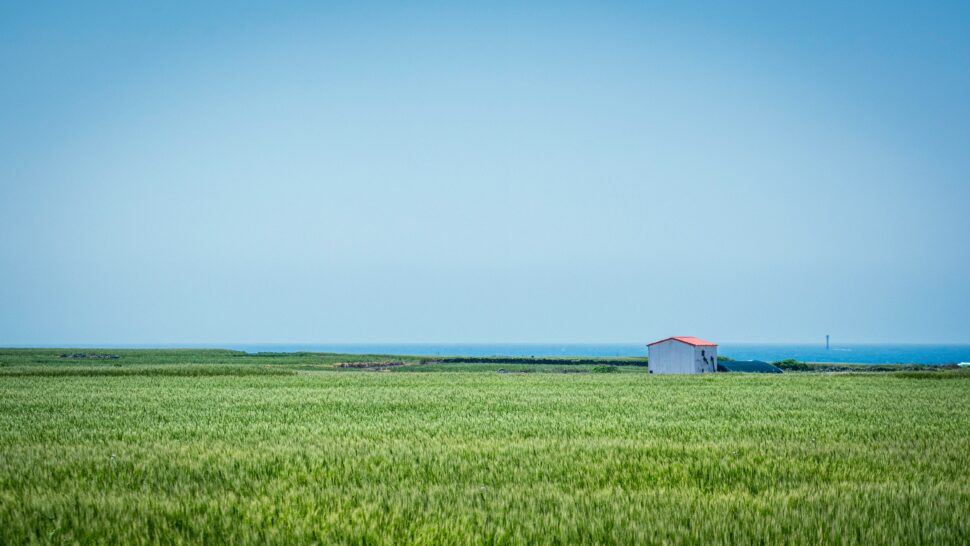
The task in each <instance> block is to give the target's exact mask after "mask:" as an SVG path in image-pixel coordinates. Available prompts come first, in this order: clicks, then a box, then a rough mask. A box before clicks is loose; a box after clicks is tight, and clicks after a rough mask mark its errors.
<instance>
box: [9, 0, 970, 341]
mask: <svg viewBox="0 0 970 546" xmlns="http://www.w3.org/2000/svg"><path fill="white" fill-rule="evenodd" d="M203 4H204V6H203ZM675 4H676V6H674V5H675ZM781 4H785V5H784V6H782V5H781ZM968 6H970V4H968V3H966V2H952V3H946V2H911V3H898V2H852V3H845V2H802V3H793V2H781V3H779V2H763V3H737V2H717V3H709V4H707V3H704V4H702V3H680V2H662V3H657V4H656V5H651V4H649V3H646V4H644V3H639V2H637V3H632V2H631V3H626V2H590V3H570V2H554V3H552V2H550V3H520V2H510V3H502V2H494V1H490V2H483V3H474V2H448V3H446V2H440V3H438V2H434V3H409V4H408V5H405V3H400V2H387V3H367V2H340V3H331V4H325V5H324V4H322V3H320V2H307V3H277V2H261V3H253V4H249V3H246V2H240V1H233V2H224V3H219V2H204V3H202V2H148V3H145V2H117V3H100V2H4V3H3V4H0V82H2V85H0V344H32V343H35V344H58V343H65V344H67V343H71V342H74V343H105V344H110V343H213V344H218V343H220V342H253V343H256V342H376V341H384V342H407V341H413V342H466V341H477V342H489V341H496V342H523V341H536V342H540V341H541V342H547V341H561V342H593V341H602V342H610V341H641V340H644V341H646V340H651V339H657V338H660V337H664V336H667V335H672V334H691V335H698V336H702V337H705V338H710V339H713V340H716V341H722V342H725V341H736V342H738V341H749V342H758V341H763V342H786V341H804V340H819V339H821V338H822V336H824V334H826V333H830V334H832V335H833V337H834V339H838V340H840V341H844V342H845V341H849V342H852V341H854V342H970V32H968V30H967V29H968V28H970V8H968Z"/></svg>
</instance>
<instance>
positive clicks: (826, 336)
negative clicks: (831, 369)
mask: <svg viewBox="0 0 970 546" xmlns="http://www.w3.org/2000/svg"><path fill="white" fill-rule="evenodd" d="M825 350H826V351H828V350H829V335H828V334H825Z"/></svg>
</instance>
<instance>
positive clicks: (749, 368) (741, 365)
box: [717, 360, 782, 373]
mask: <svg viewBox="0 0 970 546" xmlns="http://www.w3.org/2000/svg"><path fill="white" fill-rule="evenodd" d="M717 371H719V372H748V373H781V372H782V369H781V368H779V367H778V366H775V365H774V364H768V363H767V362H762V361H760V360H722V361H720V362H718V363H717Z"/></svg>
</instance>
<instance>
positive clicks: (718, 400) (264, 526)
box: [0, 349, 970, 544]
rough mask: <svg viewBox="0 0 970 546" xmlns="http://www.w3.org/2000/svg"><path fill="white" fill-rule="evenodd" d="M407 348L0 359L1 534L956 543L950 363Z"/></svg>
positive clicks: (967, 536)
mask: <svg viewBox="0 0 970 546" xmlns="http://www.w3.org/2000/svg"><path fill="white" fill-rule="evenodd" d="M64 352H78V353H84V354H102V353H105V354H107V353H110V354H112V355H116V356H118V357H119V358H117V359H103V360H101V359H91V358H87V357H84V358H61V357H60V354H61V353H64ZM352 361H365V362H388V361H394V362H400V363H401V364H402V365H395V366H390V367H386V368H379V369H383V370H385V371H376V370H372V369H366V368H365V369H356V368H335V367H334V365H335V364H337V363H346V362H352ZM419 362H420V360H419V359H418V358H412V357H407V358H405V357H393V356H386V355H383V356H382V355H363V356H361V355H357V356H353V357H351V356H348V355H320V354H303V355H265V356H251V355H245V354H243V353H235V352H231V351H118V350H92V349H77V350H70V351H39V350H10V349H4V350H0V544H23V543H46V544H71V543H82V544H86V543H99V544H101V543H115V544H141V543H151V544H171V543H180V542H181V543H203V542H204V543H224V542H231V543H239V544H306V543H314V542H316V543H354V544H397V543H427V544H455V543H460V544H481V543H555V544H573V543H629V544H651V543H654V544H655V543H671V544H681V543H683V544H711V543H761V544H779V543H787V544H830V543H845V544H968V543H970V375H968V374H967V373H964V372H962V371H949V370H947V371H927V372H890V373H786V374H777V375H756V374H708V375H704V376H679V377H674V376H652V375H648V374H644V373H638V372H642V371H643V367H642V366H617V368H618V369H619V370H620V372H621V373H603V374H600V373H589V372H590V371H591V369H592V365H589V364H565V365H563V364H532V365H530V364H526V363H521V362H518V363H510V364H508V365H502V364H495V363H489V364H474V363H454V364H447V363H437V364H434V363H426V364H420V363H419ZM530 366H531V367H530ZM499 368H502V369H505V370H507V371H510V372H519V371H526V370H529V369H531V370H535V372H536V373H506V374H501V373H496V371H495V370H497V369H499ZM449 370H450V371H449ZM563 370H567V371H569V370H574V371H576V372H578V373H562V372H563ZM401 371H411V372H415V371H424V372H426V373H398V372H401ZM542 372H548V373H542Z"/></svg>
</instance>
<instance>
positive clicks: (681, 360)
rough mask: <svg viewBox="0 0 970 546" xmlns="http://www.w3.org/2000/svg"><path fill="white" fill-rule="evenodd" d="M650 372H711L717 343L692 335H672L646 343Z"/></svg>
mask: <svg viewBox="0 0 970 546" xmlns="http://www.w3.org/2000/svg"><path fill="white" fill-rule="evenodd" d="M647 353H648V355H649V356H648V358H647V367H648V369H649V370H650V373H713V372H714V371H716V370H717V344H716V343H711V342H710V341H704V340H703V339H701V338H699V337H694V336H673V337H668V338H666V339H661V340H660V341H654V342H653V343H651V344H649V345H647Z"/></svg>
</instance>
